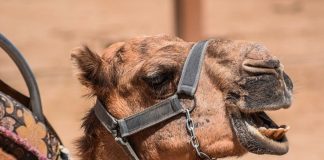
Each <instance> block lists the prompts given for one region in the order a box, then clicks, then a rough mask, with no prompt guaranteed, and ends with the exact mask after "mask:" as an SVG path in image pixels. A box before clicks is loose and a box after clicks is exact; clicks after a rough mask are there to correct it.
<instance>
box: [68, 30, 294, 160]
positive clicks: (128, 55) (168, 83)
mask: <svg viewBox="0 0 324 160" xmlns="http://www.w3.org/2000/svg"><path fill="white" fill-rule="evenodd" d="M193 45H194V43H193V42H186V41H184V40H182V39H180V38H177V37H174V36H168V35H156V36H146V37H138V38H133V39H130V40H127V41H124V42H116V43H114V44H112V45H110V46H108V47H107V48H105V49H104V50H103V51H102V53H101V54H97V53H95V52H93V51H92V50H91V49H89V48H88V47H87V46H82V47H78V48H76V49H74V50H73V51H72V54H71V57H72V60H73V61H74V62H75V65H76V66H77V68H78V70H79V71H78V73H79V74H78V77H79V80H80V82H81V84H83V85H84V86H86V87H87V88H88V89H89V93H88V94H89V96H95V97H97V98H98V99H99V100H101V101H102V102H103V103H104V106H106V108H105V109H106V110H107V112H109V113H110V114H111V115H113V116H114V117H116V118H118V119H120V118H125V117H128V116H131V115H134V114H136V113H138V112H141V111H143V110H144V109H146V108H148V107H150V106H152V105H154V104H156V103H158V102H160V101H162V100H164V99H166V98H168V97H170V96H171V95H173V94H174V93H175V92H176V89H177V84H178V82H179V77H180V75H181V70H182V67H183V64H184V62H185V60H186V57H187V56H188V52H189V51H190V49H191V48H192V46H193ZM292 91H293V83H292V81H291V80H290V78H289V77H288V75H287V74H286V73H285V72H284V71H283V65H282V64H281V63H280V61H279V60H278V59H277V58H276V57H274V56H271V55H270V51H269V50H268V49H267V48H266V47H265V46H264V45H262V44H260V43H253V42H246V41H231V40H222V39H211V40H210V41H209V44H208V47H207V50H206V55H205V59H204V63H203V66H202V70H201V75H200V80H199V83H198V88H197V91H196V94H195V95H196V104H197V106H196V108H195V109H194V110H193V111H192V113H191V117H192V120H193V122H194V127H195V133H196V136H197V138H198V140H199V143H200V149H201V150H202V151H203V152H204V153H206V154H208V155H209V156H210V157H214V158H221V157H229V156H242V155H244V154H245V153H247V152H252V153H256V154H273V155H282V154H285V153H287V152H288V148H289V147H288V140H287V138H286V136H285V133H286V132H287V131H288V129H289V127H288V126H287V125H277V124H276V123H275V122H274V121H272V120H271V118H270V117H269V116H267V114H266V113H265V111H275V110H279V109H282V108H284V109H286V108H289V107H290V106H291V102H292ZM183 103H185V102H183ZM82 128H83V129H84V135H83V136H82V137H81V138H80V139H78V140H77V148H78V151H79V156H80V158H81V159H83V160H89V159H101V160H124V159H125V160H127V159H129V156H128V155H127V154H126V153H125V150H123V148H122V147H121V146H120V145H119V144H118V143H117V142H116V141H115V140H114V138H113V136H112V134H110V133H109V132H107V130H106V129H105V127H104V126H103V125H102V124H101V123H100V121H99V120H98V119H97V117H96V116H95V113H94V110H93V109H90V111H89V112H88V113H87V114H86V116H85V117H84V121H83V124H82ZM189 139H190V137H189V135H188V133H187V130H186V118H185V116H183V115H179V116H176V117H174V118H172V119H170V120H168V121H166V122H164V123H161V124H157V125H155V126H153V127H150V128H147V129H145V130H143V131H142V132H139V133H137V134H135V135H132V136H130V137H129V142H130V144H131V145H132V147H133V148H134V150H135V152H136V154H137V155H138V157H139V159H142V160H168V159H170V160H173V159H177V160H194V159H200V158H199V157H198V156H197V154H196V152H195V150H194V148H193V147H192V145H191V144H190V140H189Z"/></svg>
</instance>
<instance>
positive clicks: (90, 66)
mask: <svg viewBox="0 0 324 160" xmlns="http://www.w3.org/2000/svg"><path fill="white" fill-rule="evenodd" d="M71 58H72V61H74V62H75V64H76V66H77V67H78V69H79V71H80V73H79V80H80V82H81V84H83V85H85V86H86V87H89V88H92V89H95V88H97V87H100V86H103V85H105V84H106V83H107V82H106V81H107V80H106V79H105V77H107V71H106V70H105V69H106V67H105V65H106V62H105V61H103V59H102V58H101V57H100V56H99V55H98V54H96V53H94V52H92V51H91V50H90V49H89V48H88V47H87V46H82V47H79V48H76V49H74V50H73V51H72V54H71Z"/></svg>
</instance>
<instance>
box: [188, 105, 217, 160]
mask: <svg viewBox="0 0 324 160" xmlns="http://www.w3.org/2000/svg"><path fill="white" fill-rule="evenodd" d="M185 111H186V127H187V131H188V133H189V136H190V144H191V145H192V147H193V148H194V149H195V151H196V153H197V155H198V156H199V157H200V158H201V159H203V160H216V159H215V158H210V157H209V156H208V155H207V154H206V153H204V152H202V151H201V150H200V145H199V141H198V138H197V136H196V134H195V125H194V122H193V121H192V119H191V116H190V109H186V110H185Z"/></svg>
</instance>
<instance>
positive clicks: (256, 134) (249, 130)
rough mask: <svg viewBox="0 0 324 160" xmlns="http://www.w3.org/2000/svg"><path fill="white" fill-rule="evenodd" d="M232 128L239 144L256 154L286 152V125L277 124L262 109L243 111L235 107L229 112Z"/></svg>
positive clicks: (287, 146)
mask: <svg viewBox="0 0 324 160" xmlns="http://www.w3.org/2000/svg"><path fill="white" fill-rule="evenodd" d="M229 114H230V117H231V123H232V126H233V130H234V132H235V134H236V136H237V138H238V140H239V142H240V143H241V145H242V146H243V147H244V148H245V149H247V150H248V151H249V152H252V153H256V154H274V155H282V154H285V153H287V152H288V149H289V145H288V140H287V138H286V135H285V134H286V133H287V132H288V130H289V126H287V125H277V124H276V123H275V122H274V121H273V120H271V118H270V117H269V116H268V115H267V114H266V113H265V112H263V111H261V112H254V113H244V112H241V111H240V110H239V109H237V108H232V109H231V111H230V112H229Z"/></svg>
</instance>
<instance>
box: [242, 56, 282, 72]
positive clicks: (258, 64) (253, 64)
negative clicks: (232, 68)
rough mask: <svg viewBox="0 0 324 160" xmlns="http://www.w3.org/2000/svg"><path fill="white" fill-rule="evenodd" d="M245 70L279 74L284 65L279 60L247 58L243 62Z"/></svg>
mask: <svg viewBox="0 0 324 160" xmlns="http://www.w3.org/2000/svg"><path fill="white" fill-rule="evenodd" d="M242 68H243V70H244V71H246V72H248V73H250V74H252V75H255V74H274V75H277V76H279V73H278V71H280V70H282V68H283V66H282V65H281V64H280V62H279V60H255V59H246V60H244V61H243V63H242Z"/></svg>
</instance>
